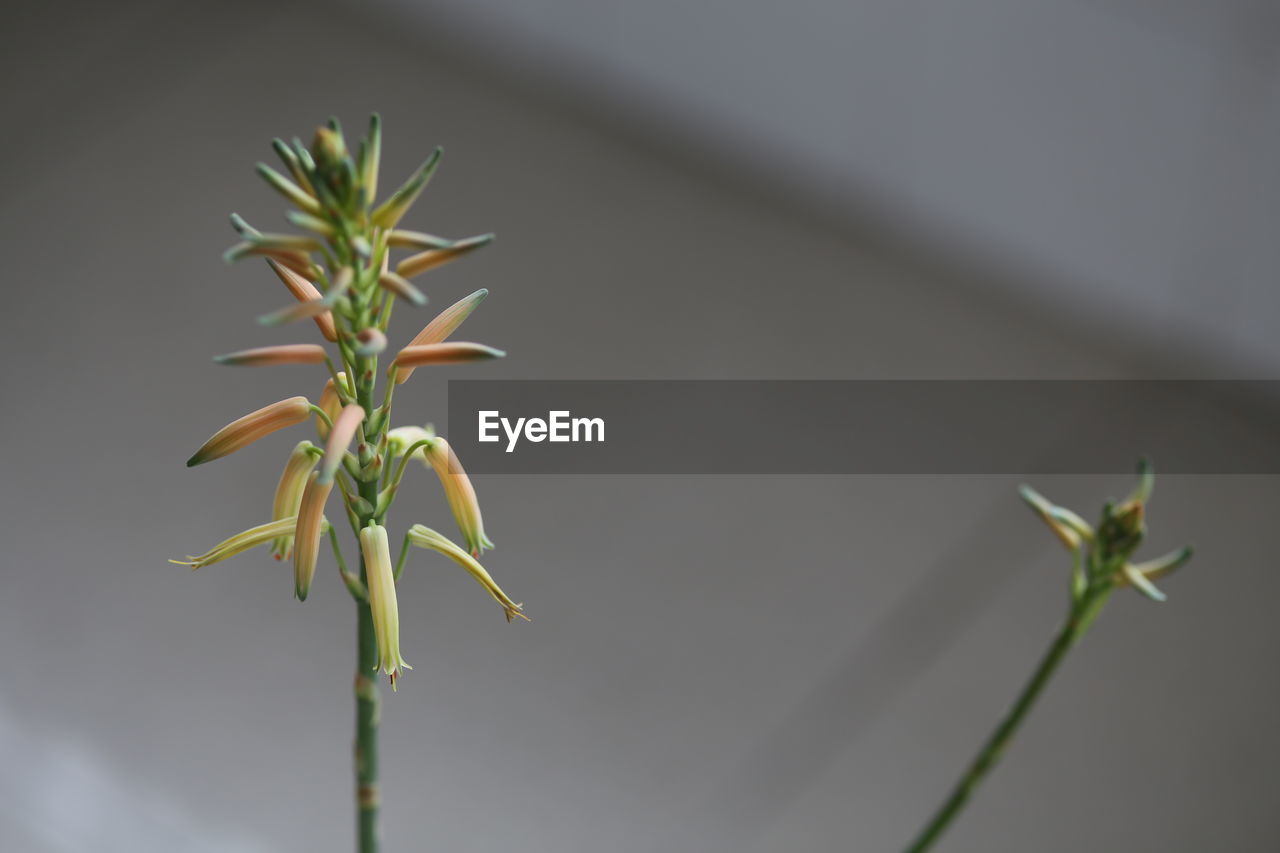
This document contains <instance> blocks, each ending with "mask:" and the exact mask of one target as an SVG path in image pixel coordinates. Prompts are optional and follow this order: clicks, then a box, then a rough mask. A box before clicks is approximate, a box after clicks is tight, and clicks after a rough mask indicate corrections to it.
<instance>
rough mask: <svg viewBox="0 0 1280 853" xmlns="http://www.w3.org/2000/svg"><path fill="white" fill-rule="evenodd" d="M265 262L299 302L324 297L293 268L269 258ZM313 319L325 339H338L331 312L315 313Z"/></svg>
mask: <svg viewBox="0 0 1280 853" xmlns="http://www.w3.org/2000/svg"><path fill="white" fill-rule="evenodd" d="M267 263H268V264H269V265H270V266H271V269H272V270H273V271H274V272H275V274H276V275H277V276H279V278H280V281H282V282H284V286H285V287H287V288H289V292H290V293H292V294H293V298H294V299H297V300H298V301H299V302H313V301H318V300H321V299H323V298H324V296H323V294H321V293H320V291H319V290H318V289H317V288H316V286H315V285H314V284H312V283H311V282H310V281H308V280H307V279H305V278H303V277H302V276H301V275H299V274H298V273H297V272H295V271H294V270H292V269H290V268H288V267H286V266H284V265H283V264H280V263H278V262H276V261H275V260H272V259H271V258H268V259H267ZM314 319H315V321H316V326H317V327H318V328H319V329H320V334H322V335H324V339H325V340H326V341H336V340H337V339H338V330H337V327H335V326H334V325H333V312H331V311H325V312H324V313H322V314H317V315H316V316H315V317H314Z"/></svg>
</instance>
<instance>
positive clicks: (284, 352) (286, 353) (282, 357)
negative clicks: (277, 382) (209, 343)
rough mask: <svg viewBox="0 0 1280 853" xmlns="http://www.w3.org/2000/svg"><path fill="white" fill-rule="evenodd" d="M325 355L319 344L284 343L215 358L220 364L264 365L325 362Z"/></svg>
mask: <svg viewBox="0 0 1280 853" xmlns="http://www.w3.org/2000/svg"><path fill="white" fill-rule="evenodd" d="M324 357H325V351H324V347H322V346H320V345H319V344H283V345H281V346H274V347H258V348H256V349H246V350H240V351H239V352H233V353H228V354H227V355H218V356H214V358H213V360H214V361H216V362H218V364H230V365H235V366H244V367H263V366H266V365H269V364H323V363H324Z"/></svg>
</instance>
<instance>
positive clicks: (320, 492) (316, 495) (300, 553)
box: [293, 471, 333, 601]
mask: <svg viewBox="0 0 1280 853" xmlns="http://www.w3.org/2000/svg"><path fill="white" fill-rule="evenodd" d="M332 490H333V480H329V481H328V482H321V481H320V472H319V471H312V472H311V474H310V475H309V476H308V477H307V485H306V487H305V488H304V489H303V490H302V501H301V503H300V504H299V506H298V524H297V527H296V528H295V529H294V545H293V594H294V595H296V596H297V597H298V600H299V601H306V600H307V593H308V592H310V591H311V581H312V579H313V578H314V577H315V576H316V558H317V557H318V556H319V555H320V534H321V533H323V532H324V531H323V529H322V526H323V525H322V522H323V520H324V503H325V501H326V500H328V499H329V492H330V491H332Z"/></svg>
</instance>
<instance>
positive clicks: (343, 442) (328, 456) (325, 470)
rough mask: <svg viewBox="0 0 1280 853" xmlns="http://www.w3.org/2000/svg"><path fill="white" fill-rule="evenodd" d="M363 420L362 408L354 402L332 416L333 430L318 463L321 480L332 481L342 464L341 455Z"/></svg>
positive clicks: (344, 452)
mask: <svg viewBox="0 0 1280 853" xmlns="http://www.w3.org/2000/svg"><path fill="white" fill-rule="evenodd" d="M363 420H364V408H363V407H362V406H359V405H357V404H355V403H351V404H349V405H347V406H344V407H343V408H342V411H341V412H339V413H338V417H336V418H334V421H333V430H332V431H331V432H330V433H329V438H328V440H327V441H326V442H325V445H324V461H323V462H322V463H320V481H321V482H324V483H332V482H333V477H334V475H335V474H336V473H337V472H338V466H339V465H341V464H342V457H343V456H344V455H346V452H347V448H348V447H349V446H350V445H351V439H353V438H355V435H356V430H357V429H359V428H360V423H361V422H362V421H363Z"/></svg>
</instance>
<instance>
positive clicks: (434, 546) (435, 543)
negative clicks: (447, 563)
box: [409, 524, 529, 622]
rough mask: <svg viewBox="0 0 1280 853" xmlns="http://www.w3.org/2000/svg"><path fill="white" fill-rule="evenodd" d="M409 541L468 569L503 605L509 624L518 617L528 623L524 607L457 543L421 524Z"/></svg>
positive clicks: (414, 527) (415, 528)
mask: <svg viewBox="0 0 1280 853" xmlns="http://www.w3.org/2000/svg"><path fill="white" fill-rule="evenodd" d="M409 541H410V542H411V543H412V544H414V545H417V546H418V547H419V548H429V549H431V550H432V551H438V552H439V553H441V554H444V555H445V556H446V557H448V558H449V559H451V560H453V561H454V562H455V563H457V564H458V565H459V566H462V568H464V569H466V570H467V571H468V572H469V573H470V574H471V576H472V577H473V578H475V579H476V581H477V582H478V583H479V584H480V585H481V586H482V587H484V588H485V590H487V591H488V593H489V595H491V596H493V600H494V601H496V602H498V603H499V604H501V605H502V609H503V610H504V611H505V612H506V614H507V621H508V622H510V621H511V620H512V619H513V618H515V617H517V616H519V617H520V618H521V619H524V620H525V621H526V622H527V621H528V620H529V617H528V616H525V615H524V614H523V613H521V612H520V611H521V609H522V608H523V607H524V605H522V604H517V603H516V602H514V601H512V600H511V599H510V598H509V597H507V594H506V593H505V592H503V591H502V588H501V587H499V586H498V584H497V582H496V581H494V579H493V577H492V576H491V575H490V574H489V573H488V572H487V571H485V568H484V566H482V565H480V564H479V563H478V562H476V560H475V558H474V557H472V556H471V555H470V554H468V553H467V552H466V551H464V550H462V549H461V548H460V547H458V545H457V544H456V543H454V542H452V541H450V540H449V539H448V538H447V537H445V536H442V535H441V534H439V533H437V532H436V531H434V530H432V529H431V528H429V527H425V526H423V525H421V524H415V525H414V526H413V527H411V528H409Z"/></svg>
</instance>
